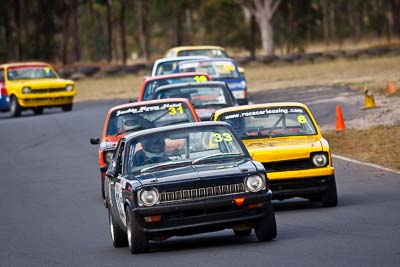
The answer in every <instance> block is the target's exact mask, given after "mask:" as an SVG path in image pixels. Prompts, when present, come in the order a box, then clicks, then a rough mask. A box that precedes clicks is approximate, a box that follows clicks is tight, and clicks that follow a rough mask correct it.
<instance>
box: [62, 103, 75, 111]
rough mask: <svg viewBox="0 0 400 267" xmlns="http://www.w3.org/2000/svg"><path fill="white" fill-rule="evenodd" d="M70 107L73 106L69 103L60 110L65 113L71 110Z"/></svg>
mask: <svg viewBox="0 0 400 267" xmlns="http://www.w3.org/2000/svg"><path fill="white" fill-rule="evenodd" d="M72 106H73V104H72V103H71V104H66V105H64V106H62V107H61V108H62V110H63V111H64V112H67V111H71V110H72Z"/></svg>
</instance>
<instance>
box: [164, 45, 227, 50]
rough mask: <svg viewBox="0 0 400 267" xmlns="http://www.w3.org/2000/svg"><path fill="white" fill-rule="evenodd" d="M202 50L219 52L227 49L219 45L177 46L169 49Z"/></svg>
mask: <svg viewBox="0 0 400 267" xmlns="http://www.w3.org/2000/svg"><path fill="white" fill-rule="evenodd" d="M196 49H197V50H200V49H204V50H206V49H218V50H224V51H225V48H223V47H221V46H218V45H187V46H175V47H172V48H171V49H169V51H172V50H196Z"/></svg>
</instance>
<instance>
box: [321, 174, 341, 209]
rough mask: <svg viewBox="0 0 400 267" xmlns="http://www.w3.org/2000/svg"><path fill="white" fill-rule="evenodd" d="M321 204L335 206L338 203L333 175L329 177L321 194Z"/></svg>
mask: <svg viewBox="0 0 400 267" xmlns="http://www.w3.org/2000/svg"><path fill="white" fill-rule="evenodd" d="M321 200H322V206H324V207H336V206H337V203H338V197H337V190H336V179H335V175H332V176H331V177H330V178H329V183H328V189H327V190H326V191H325V192H324V193H322V195H321Z"/></svg>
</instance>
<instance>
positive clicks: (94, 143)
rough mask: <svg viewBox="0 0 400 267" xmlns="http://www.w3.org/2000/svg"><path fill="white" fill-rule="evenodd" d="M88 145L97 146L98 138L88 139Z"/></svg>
mask: <svg viewBox="0 0 400 267" xmlns="http://www.w3.org/2000/svg"><path fill="white" fill-rule="evenodd" d="M90 143H91V144H92V145H99V144H100V138H90Z"/></svg>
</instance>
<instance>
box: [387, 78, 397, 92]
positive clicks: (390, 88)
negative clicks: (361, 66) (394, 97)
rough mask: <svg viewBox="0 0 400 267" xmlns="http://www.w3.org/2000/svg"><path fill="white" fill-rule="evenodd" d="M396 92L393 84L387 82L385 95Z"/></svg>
mask: <svg viewBox="0 0 400 267" xmlns="http://www.w3.org/2000/svg"><path fill="white" fill-rule="evenodd" d="M396 91H397V89H396V87H394V85H393V83H391V82H389V81H388V82H387V84H386V95H391V94H394V93H396Z"/></svg>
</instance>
